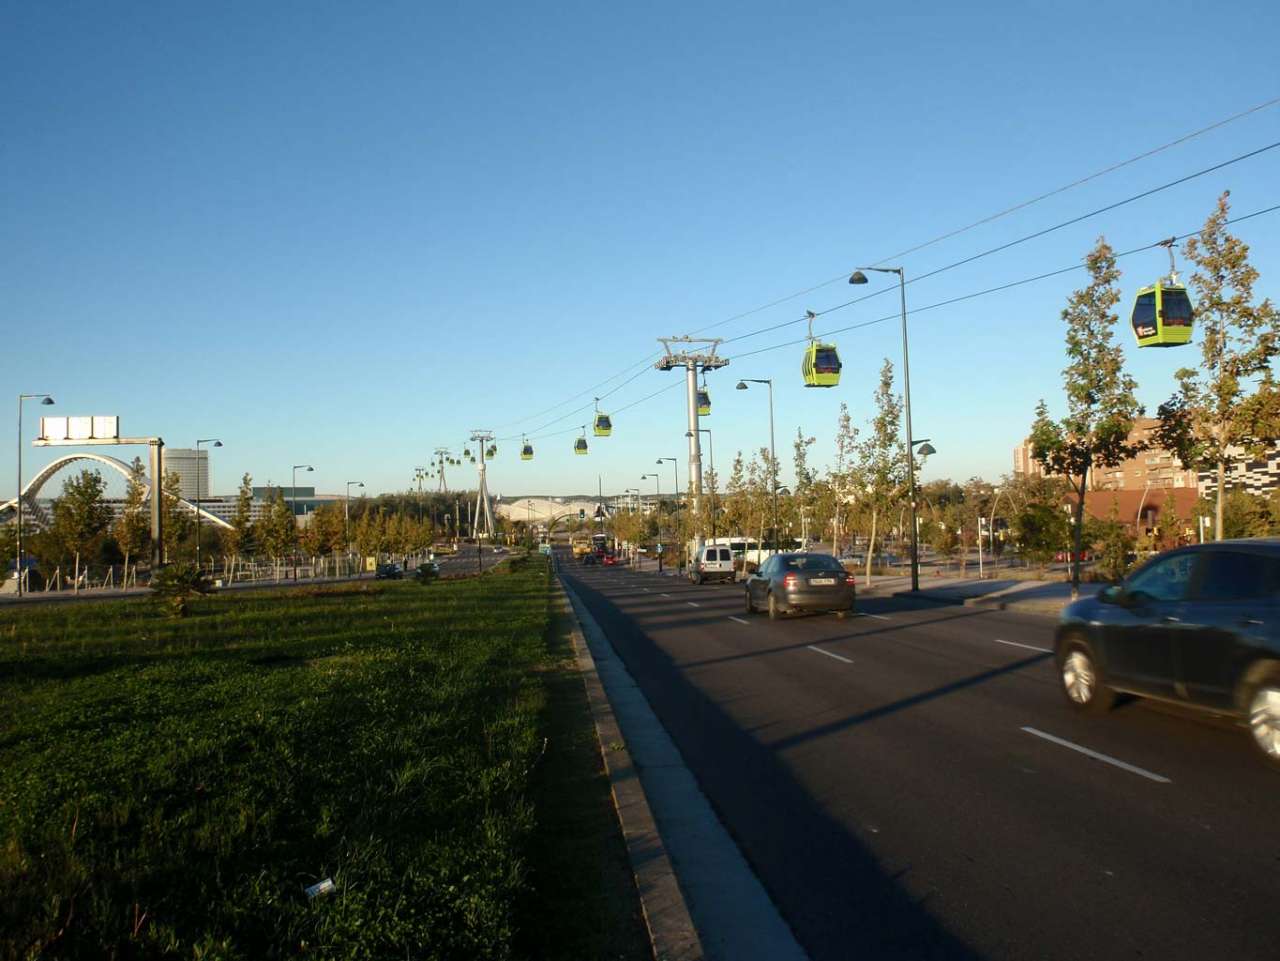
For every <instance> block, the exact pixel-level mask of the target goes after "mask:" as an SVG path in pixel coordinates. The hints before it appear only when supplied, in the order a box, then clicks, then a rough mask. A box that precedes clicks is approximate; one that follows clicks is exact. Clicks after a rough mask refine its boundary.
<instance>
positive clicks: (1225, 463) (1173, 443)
mask: <svg viewBox="0 0 1280 961" xmlns="http://www.w3.org/2000/svg"><path fill="white" fill-rule="evenodd" d="M1227 197H1228V194H1226V193H1224V194H1223V195H1222V196H1221V197H1219V198H1218V206H1217V208H1216V209H1215V210H1214V212H1213V213H1212V214H1211V215H1210V216H1209V219H1208V220H1207V221H1205V225H1204V229H1203V230H1202V231H1201V232H1200V235H1199V237H1192V238H1191V239H1190V240H1188V241H1187V245H1186V248H1185V252H1186V256H1187V258H1188V259H1189V260H1191V261H1192V262H1193V263H1194V264H1195V265H1196V267H1197V270H1196V271H1195V273H1193V274H1192V275H1191V286H1192V288H1193V289H1194V290H1195V294H1196V324H1197V325H1198V326H1199V328H1200V331H1201V334H1200V336H1201V344H1202V347H1201V350H1202V358H1201V363H1200V367H1199V368H1198V369H1193V368H1183V369H1182V370H1179V371H1178V373H1177V374H1176V375H1175V377H1176V378H1177V381H1178V391H1177V393H1176V394H1174V396H1173V397H1171V398H1170V399H1169V400H1167V401H1165V402H1164V403H1163V404H1161V405H1160V409H1159V414H1160V427H1159V429H1158V431H1157V436H1158V437H1159V442H1160V444H1161V445H1162V446H1164V447H1167V448H1169V449H1170V450H1172V451H1174V452H1175V453H1176V454H1177V455H1178V457H1179V459H1180V460H1181V461H1182V462H1183V464H1185V465H1186V466H1187V467H1189V468H1192V469H1195V470H1213V471H1215V472H1216V475H1217V496H1216V498H1215V504H1214V527H1213V530H1214V539H1215V540H1221V539H1222V537H1223V526H1224V524H1223V513H1224V508H1225V502H1226V497H1227V489H1226V488H1227V470H1228V468H1229V467H1230V466H1231V465H1233V464H1234V463H1236V462H1238V461H1240V460H1244V459H1247V458H1260V457H1263V456H1265V450H1266V448H1267V446H1268V443H1269V442H1271V441H1274V440H1275V439H1276V438H1277V437H1278V436H1280V387H1278V386H1277V384H1276V383H1275V379H1274V375H1273V373H1272V370H1271V362H1272V360H1273V359H1274V358H1275V356H1276V354H1277V352H1278V351H1280V314H1278V313H1277V311H1276V309H1275V308H1274V307H1273V306H1272V304H1271V301H1270V299H1267V300H1263V301H1262V303H1260V304H1255V303H1254V302H1253V284H1254V282H1255V281H1256V280H1257V279H1258V271H1257V270H1255V269H1254V268H1253V266H1252V265H1251V264H1250V263H1249V245H1248V244H1246V243H1244V242H1243V241H1241V240H1240V239H1238V238H1236V237H1233V236H1231V234H1229V233H1227V231H1226V222H1227V215H1228V213H1229V212H1230V207H1229V205H1228V203H1227Z"/></svg>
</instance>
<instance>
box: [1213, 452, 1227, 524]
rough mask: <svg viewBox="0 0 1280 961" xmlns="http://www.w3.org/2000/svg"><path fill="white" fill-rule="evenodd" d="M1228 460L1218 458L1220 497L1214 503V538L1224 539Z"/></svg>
mask: <svg viewBox="0 0 1280 961" xmlns="http://www.w3.org/2000/svg"><path fill="white" fill-rule="evenodd" d="M1226 487H1227V462H1226V461H1225V460H1223V459H1222V458H1219V459H1218V497H1217V500H1216V502H1215V503H1214V505H1213V539H1214V540H1215V541H1220V540H1222V508H1223V503H1224V502H1225V501H1226V499H1227V493H1226Z"/></svg>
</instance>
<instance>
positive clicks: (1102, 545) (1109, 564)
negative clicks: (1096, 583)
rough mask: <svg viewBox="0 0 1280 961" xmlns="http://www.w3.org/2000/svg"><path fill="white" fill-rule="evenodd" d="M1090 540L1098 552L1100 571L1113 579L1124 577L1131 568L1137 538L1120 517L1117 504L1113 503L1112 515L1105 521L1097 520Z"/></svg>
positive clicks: (1104, 575)
mask: <svg viewBox="0 0 1280 961" xmlns="http://www.w3.org/2000/svg"><path fill="white" fill-rule="evenodd" d="M1090 540H1091V541H1092V542H1093V544H1094V547H1095V548H1096V550H1097V552H1098V572H1099V573H1100V574H1102V576H1103V577H1106V578H1107V579H1109V580H1112V581H1118V580H1120V579H1121V578H1123V577H1124V575H1125V574H1126V573H1127V572H1128V570H1129V565H1130V560H1129V558H1130V556H1131V555H1132V554H1133V551H1134V547H1135V546H1136V544H1137V538H1135V537H1134V536H1133V532H1132V531H1130V530H1129V527H1128V525H1126V524H1125V523H1124V521H1122V520H1121V519H1120V509H1119V508H1118V507H1117V506H1116V504H1114V503H1113V504H1112V505H1111V515H1110V516H1109V517H1108V518H1107V519H1106V520H1105V521H1097V522H1095V524H1094V526H1093V533H1092V536H1091V538H1090Z"/></svg>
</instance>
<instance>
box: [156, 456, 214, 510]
mask: <svg viewBox="0 0 1280 961" xmlns="http://www.w3.org/2000/svg"><path fill="white" fill-rule="evenodd" d="M164 472H165V473H166V474H177V475H178V484H179V488H180V491H179V492H180V493H181V494H182V496H183V497H185V498H186V499H187V500H189V501H193V500H195V499H196V495H197V493H198V494H200V495H204V494H208V493H209V491H210V490H211V489H212V488H211V487H210V486H209V452H208V451H207V450H187V449H184V448H181V447H166V448H165V449H164ZM197 485H199V486H198V487H197Z"/></svg>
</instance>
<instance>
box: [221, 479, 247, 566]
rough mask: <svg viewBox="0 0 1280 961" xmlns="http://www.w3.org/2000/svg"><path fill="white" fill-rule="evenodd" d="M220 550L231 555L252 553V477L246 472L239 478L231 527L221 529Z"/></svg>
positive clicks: (237, 555)
mask: <svg viewBox="0 0 1280 961" xmlns="http://www.w3.org/2000/svg"><path fill="white" fill-rule="evenodd" d="M222 550H223V552H224V553H225V554H228V555H230V556H231V557H239V556H240V555H241V554H252V553H253V478H252V477H250V476H249V475H248V474H245V475H244V476H243V477H241V478H240V489H239V490H238V491H237V492H236V509H235V513H233V514H232V515H231V527H230V528H228V529H224V530H223V531H222Z"/></svg>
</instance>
